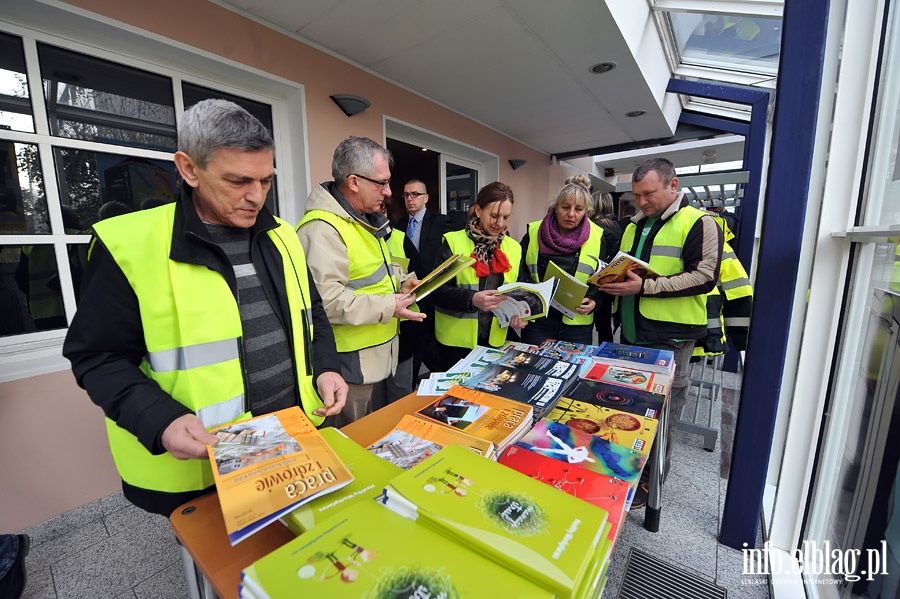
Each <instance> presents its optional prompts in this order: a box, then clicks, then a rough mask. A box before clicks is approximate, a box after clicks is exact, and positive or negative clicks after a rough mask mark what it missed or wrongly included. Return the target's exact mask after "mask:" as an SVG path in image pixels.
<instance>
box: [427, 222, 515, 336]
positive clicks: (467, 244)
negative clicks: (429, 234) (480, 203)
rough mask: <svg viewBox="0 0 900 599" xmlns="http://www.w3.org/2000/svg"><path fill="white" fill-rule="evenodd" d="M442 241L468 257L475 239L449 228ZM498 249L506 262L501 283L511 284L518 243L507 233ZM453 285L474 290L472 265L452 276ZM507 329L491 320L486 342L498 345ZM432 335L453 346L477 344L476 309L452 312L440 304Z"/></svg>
mask: <svg viewBox="0 0 900 599" xmlns="http://www.w3.org/2000/svg"><path fill="white" fill-rule="evenodd" d="M444 240H445V241H446V242H447V245H449V246H450V251H451V252H453V253H454V254H460V255H462V256H471V255H472V252H473V251H475V242H473V241H472V240H471V239H469V236H468V235H467V234H466V231H465V230H461V231H453V232H451V233H446V234H445V235H444ZM500 251H502V252H503V253H504V254H506V257H507V259H508V260H509V263H510V265H511V266H512V268H511V269H509V270H508V271H507V272H505V273H503V283H504V284H507V283H513V282H515V281H516V279H517V277H518V273H519V263H520V262H521V260H522V246H521V245H519V242H518V241H516V240H515V239H512V238H511V237H510V236H509V235H506V236H504V237H503V241H501V242H500ZM456 285H457V286H458V287H462V288H463V289H470V290H472V291H476V292H477V291H478V276H477V275H476V274H475V269H474V268H467V269H465V270H463V271H462V272H461V273H459V274H458V275H456ZM506 331H507V329H505V328H501V327H500V323H499V322H498V321H497V318H496V317H494V318H493V319H492V320H491V331H490V336H489V342H490V344H491V345H492V346H494V347H499V346H501V345H503V344H504V343H505V342H506ZM434 336H435V338H436V339H437V340H438V341H439V342H440V343H442V344H443V345H450V346H453V347H467V348H474V347H475V346H476V345H478V310H476V311H474V312H453V311H450V310H447V309H445V308H441V307H440V306H435V308H434Z"/></svg>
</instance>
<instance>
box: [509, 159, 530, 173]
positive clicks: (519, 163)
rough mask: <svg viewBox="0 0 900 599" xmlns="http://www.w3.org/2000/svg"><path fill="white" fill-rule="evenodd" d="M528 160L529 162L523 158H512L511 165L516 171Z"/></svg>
mask: <svg viewBox="0 0 900 599" xmlns="http://www.w3.org/2000/svg"><path fill="white" fill-rule="evenodd" d="M526 162H528V161H527V160H522V159H521V158H510V159H509V166H511V167H512V170H514V171H516V170H519V169H520V168H521V167H523V166H524V165H525V163H526Z"/></svg>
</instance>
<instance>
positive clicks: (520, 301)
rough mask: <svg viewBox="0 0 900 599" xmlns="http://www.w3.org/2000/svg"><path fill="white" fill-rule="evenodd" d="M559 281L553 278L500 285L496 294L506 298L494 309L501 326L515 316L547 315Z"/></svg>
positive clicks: (505, 324) (523, 317)
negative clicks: (540, 281) (541, 281)
mask: <svg viewBox="0 0 900 599" xmlns="http://www.w3.org/2000/svg"><path fill="white" fill-rule="evenodd" d="M558 282H559V281H558V280H557V279H551V280H547V281H544V282H543V283H509V284H507V285H501V286H500V287H498V288H497V291H496V293H495V294H494V295H505V296H506V300H505V301H504V302H503V303H501V304H500V305H499V306H497V307H496V308H494V309H493V310H492V312H493V313H494V315H495V316H496V317H497V320H498V321H499V322H500V327H501V328H506V327H508V326H509V321H510V320H512V317H513V316H518V317H519V318H521V319H522V320H533V319H535V318H540V317H541V316H546V315H547V310H548V308H549V306H550V301H551V300H552V299H553V293H554V292H555V291H556V285H557V283H558Z"/></svg>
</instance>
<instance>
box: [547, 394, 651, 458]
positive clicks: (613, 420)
mask: <svg viewBox="0 0 900 599" xmlns="http://www.w3.org/2000/svg"><path fill="white" fill-rule="evenodd" d="M547 418H549V419H550V420H555V421H557V422H561V423H563V424H566V425H568V426H570V427H572V428H579V429H581V430H583V431H584V432H586V433H590V434H592V435H594V436H595V437H600V438H601V439H606V440H607V441H610V442H611V443H615V444H616V445H622V446H623V447H627V448H628V449H632V450H634V451H636V452H638V453H641V454H643V455H645V456H649V455H650V448H651V447H652V446H653V440H654V438H655V437H656V428H657V425H658V424H659V421H658V420H657V419H656V418H652V417H650V416H639V415H637V414H630V413H628V412H623V411H621V410H615V409H613V408H607V407H603V406H598V405H596V404H591V403H588V402H586V401H577V400H575V399H571V398H568V397H563V398H561V399H560V400H559V402H558V403H557V404H556V407H555V408H553V410H552V411H551V412H550V413H549V414H547Z"/></svg>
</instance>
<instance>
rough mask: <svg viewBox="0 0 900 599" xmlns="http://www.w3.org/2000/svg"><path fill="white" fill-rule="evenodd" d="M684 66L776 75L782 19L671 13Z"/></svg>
mask: <svg viewBox="0 0 900 599" xmlns="http://www.w3.org/2000/svg"><path fill="white" fill-rule="evenodd" d="M667 14H668V15H669V21H670V23H671V25H672V33H673V35H674V36H675V43H676V45H677V50H678V54H679V56H680V58H681V62H683V63H685V64H691V65H698V66H710V67H719V68H723V69H729V70H738V71H741V72H750V73H765V74H770V73H774V72H776V71H777V69H778V57H779V54H780V53H781V19H764V18H760V17H746V16H741V15H708V14H698V13H682V12H669V13H667Z"/></svg>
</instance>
